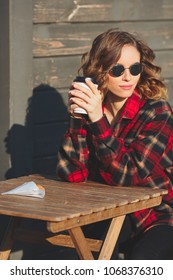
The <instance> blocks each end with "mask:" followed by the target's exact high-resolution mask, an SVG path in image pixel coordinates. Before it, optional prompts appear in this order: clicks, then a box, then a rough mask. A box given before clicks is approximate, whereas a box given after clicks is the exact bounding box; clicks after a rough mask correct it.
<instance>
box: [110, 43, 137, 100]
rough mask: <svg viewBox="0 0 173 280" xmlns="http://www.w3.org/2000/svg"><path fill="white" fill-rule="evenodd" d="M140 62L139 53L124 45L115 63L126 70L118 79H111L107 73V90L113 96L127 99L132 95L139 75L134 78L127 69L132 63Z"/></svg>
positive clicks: (133, 48) (111, 76)
mask: <svg viewBox="0 0 173 280" xmlns="http://www.w3.org/2000/svg"><path fill="white" fill-rule="evenodd" d="M139 62H140V53H139V51H138V50H137V49H136V48H135V47H133V46H131V45H124V47H123V48H122V51H121V56H120V59H119V60H118V61H117V62H116V63H115V65H116V64H121V65H123V66H124V68H126V69H125V70H124V72H123V74H122V75H121V76H119V77H113V75H112V74H111V73H108V84H107V86H108V90H109V92H111V93H113V94H114V95H115V96H117V97H120V98H123V99H124V98H128V97H130V96H131V95H132V93H133V91H134V89H135V87H136V85H137V83H138V81H139V78H140V75H141V74H138V75H137V76H134V75H132V74H131V73H130V69H128V68H129V67H130V66H131V65H133V64H134V63H139Z"/></svg>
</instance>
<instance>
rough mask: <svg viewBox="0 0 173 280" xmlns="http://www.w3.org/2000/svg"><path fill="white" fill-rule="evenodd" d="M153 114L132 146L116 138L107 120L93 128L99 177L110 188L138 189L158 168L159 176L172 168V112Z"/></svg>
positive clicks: (94, 125)
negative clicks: (132, 187) (130, 187)
mask: <svg viewBox="0 0 173 280" xmlns="http://www.w3.org/2000/svg"><path fill="white" fill-rule="evenodd" d="M153 112H154V113H153ZM153 112H152V113H151V114H150V117H147V121H146V120H144V121H143V122H141V126H140V128H139V126H138V131H136V132H135V133H136V134H135V137H134V139H133V140H132V141H131V143H130V144H129V145H127V143H126V142H125V140H124V139H123V138H119V137H116V136H114V133H113V131H112V128H111V126H110V124H109V122H108V121H107V119H106V117H103V118H102V119H101V120H99V121H98V122H96V123H91V124H90V130H91V132H92V134H93V136H94V137H93V139H94V140H93V144H94V146H95V149H96V155H97V158H98V161H99V168H100V174H101V176H102V177H103V178H104V180H105V181H106V182H107V183H108V184H112V185H116V184H119V185H124V186H128V185H137V184H138V183H139V182H141V180H144V179H145V178H147V176H150V175H151V173H152V172H153V170H154V169H155V168H156V165H157V172H160V171H161V172H162V170H163V169H165V168H167V167H168V166H170V165H171V164H172V160H170V156H171V157H172V156H173V155H172V143H173V116H172V112H171V110H166V111H161V112H159V113H158V112H156V111H155V110H153ZM148 115H149V114H148ZM132 129H133V128H132Z"/></svg>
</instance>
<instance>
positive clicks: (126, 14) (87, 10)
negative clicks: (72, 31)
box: [33, 0, 173, 23]
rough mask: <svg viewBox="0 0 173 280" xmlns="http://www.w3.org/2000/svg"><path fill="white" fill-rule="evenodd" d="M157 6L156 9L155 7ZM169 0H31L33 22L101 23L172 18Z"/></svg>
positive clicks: (172, 12)
mask: <svg viewBox="0 0 173 280" xmlns="http://www.w3.org/2000/svg"><path fill="white" fill-rule="evenodd" d="M158 7H160V9H158ZM172 8H173V3H172V1H171V0H163V1H161V0H157V1H154V3H153V1H150V0H145V1H143V0H138V1H135V0H131V1H128V0H121V1H116V0H107V1H103V0H95V1H94V2H93V1H92V0H76V1H68V0H64V1H63V0H60V1H56V0H52V1H47V0H42V1H39V0H35V1H34V15H33V21H34V22H35V23H43V22H49V23H51V22H88V21H90V22H96V21H97V22H101V21H119V20H123V21H135V20H143V19H145V20H158V19H159V20H162V19H172V18H173V9H172Z"/></svg>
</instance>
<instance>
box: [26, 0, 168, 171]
mask: <svg viewBox="0 0 173 280" xmlns="http://www.w3.org/2000/svg"><path fill="white" fill-rule="evenodd" d="M112 27H114V28H117V30H127V31H130V32H137V33H139V34H140V35H141V36H142V37H143V38H144V40H146V41H147V42H148V44H149V45H150V47H151V48H153V49H154V50H155V53H156V60H157V62H158V64H159V65H160V66H161V67H162V71H163V72H162V73H163V77H164V79H165V80H166V83H167V85H168V89H169V101H170V103H171V105H173V100H172V97H171V92H172V90H173V71H172V69H173V2H172V0H153V1H151V0H145V1H143V0H138V1H136V0H131V1H128V0H121V1H120V0H95V1H93V0H75V1H70V0H50V1H47V0H33V88H34V91H33V96H32V98H31V108H32V110H31V111H32V112H33V115H32V119H33V141H34V142H33V144H34V146H33V147H34V161H33V171H35V172H47V173H49V172H52V171H54V169H55V166H56V153H57V150H58V147H59V144H60V141H61V137H62V134H63V133H64V130H65V127H66V124H67V112H66V104H67V99H68V87H69V85H70V83H71V81H72V80H73V78H74V76H75V75H76V73H77V69H78V68H79V66H80V59H81V55H82V54H83V53H84V52H85V51H87V50H89V48H90V46H91V42H92V40H93V39H94V38H95V37H96V36H97V35H98V34H99V33H101V32H103V31H105V30H107V29H109V28H112Z"/></svg>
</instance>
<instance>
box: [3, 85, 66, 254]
mask: <svg viewBox="0 0 173 280" xmlns="http://www.w3.org/2000/svg"><path fill="white" fill-rule="evenodd" d="M67 119H68V113H67V108H66V106H65V104H64V101H63V99H62V96H61V94H60V93H59V92H58V91H57V90H56V89H55V88H53V87H50V86H49V85H45V84H42V85H40V86H38V87H36V88H34V90H33V95H32V96H31V97H30V98H29V99H28V107H27V111H26V118H25V125H24V126H23V125H20V124H14V125H13V126H12V127H11V129H10V130H9V131H8V133H7V135H6V137H5V139H4V143H5V148H6V152H7V153H8V154H9V155H10V158H11V167H10V168H9V169H8V170H7V171H6V173H5V178H6V179H10V178H15V177H19V176H25V175H29V174H31V173H40V174H49V175H50V174H52V175H53V174H55V171H56V164H57V152H58V149H59V145H60V142H61V139H62V136H63V134H64V132H65V130H66V126H67ZM9 220H10V217H8V216H4V215H0V222H1V225H3V226H2V227H1V229H0V242H1V240H2V238H3V236H4V232H5V229H6V228H7V225H8V222H9ZM24 223H25V221H24ZM26 225H27V227H29V228H30V227H32V226H33V224H32V220H31V221H28V220H27V221H26ZM26 225H25V226H26ZM33 248H35V247H32V246H29V247H28V246H27V245H26V248H25V247H24V244H21V243H20V242H15V246H14V248H13V250H12V252H13V253H15V254H18V255H17V259H18V258H19V259H20V258H22V259H30V258H31V254H32V259H33V258H35V257H36V252H35V251H38V253H37V254H38V258H40V254H43V253H44V252H45V251H44V250H45V249H44V250H43V252H40V251H39V250H38V247H37V249H36V250H35V249H33ZM20 250H22V252H20ZM51 250H52V247H51ZM30 251H31V252H30ZM51 253H52V251H51ZM15 254H14V259H15V258H16V255H15ZM21 254H22V257H21ZM50 255H51V254H50ZM12 256H13V255H12ZM46 256H47V249H46Z"/></svg>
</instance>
